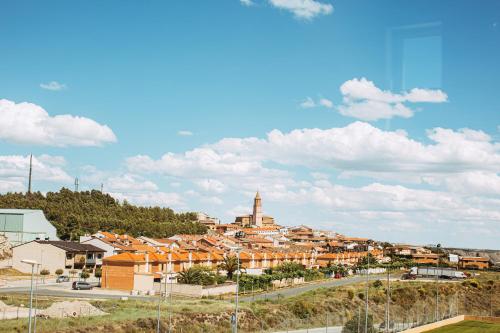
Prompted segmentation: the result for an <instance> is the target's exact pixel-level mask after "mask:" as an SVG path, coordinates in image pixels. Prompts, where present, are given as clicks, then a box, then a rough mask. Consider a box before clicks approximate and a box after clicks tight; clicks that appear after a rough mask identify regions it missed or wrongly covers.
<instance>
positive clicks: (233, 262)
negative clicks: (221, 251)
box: [219, 256, 238, 280]
mask: <svg viewBox="0 0 500 333" xmlns="http://www.w3.org/2000/svg"><path fill="white" fill-rule="evenodd" d="M219 269H221V270H224V271H226V273H227V278H228V279H229V280H231V279H232V278H233V274H234V272H236V270H238V258H237V257H236V256H226V257H225V258H224V261H223V262H221V263H220V264H219Z"/></svg>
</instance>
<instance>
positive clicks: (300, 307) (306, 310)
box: [291, 300, 314, 319]
mask: <svg viewBox="0 0 500 333" xmlns="http://www.w3.org/2000/svg"><path fill="white" fill-rule="evenodd" d="M291 310H292V312H293V314H294V315H295V316H297V317H299V318H301V319H305V318H309V317H310V316H311V315H312V314H313V313H314V305H313V304H311V303H309V302H307V301H305V300H298V301H295V302H294V303H293V304H292V306H291Z"/></svg>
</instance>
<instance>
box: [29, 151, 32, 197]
mask: <svg viewBox="0 0 500 333" xmlns="http://www.w3.org/2000/svg"><path fill="white" fill-rule="evenodd" d="M32 168H33V154H30V173H29V176H28V193H31V171H32Z"/></svg>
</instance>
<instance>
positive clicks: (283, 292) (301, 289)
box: [240, 275, 392, 302]
mask: <svg viewBox="0 0 500 333" xmlns="http://www.w3.org/2000/svg"><path fill="white" fill-rule="evenodd" d="M383 278H384V277H383V276H380V275H372V276H370V278H369V279H370V280H371V281H373V280H379V279H383ZM391 280H392V279H391ZM363 281H366V277H365V276H354V277H349V278H343V279H332V280H328V281H325V282H319V283H311V284H306V285H300V286H297V287H292V288H285V289H279V290H275V291H271V292H268V293H265V294H256V295H253V296H240V301H243V302H249V301H254V300H262V299H272V298H281V297H290V296H295V295H298V294H302V293H305V292H307V291H310V290H314V289H318V288H331V287H340V286H346V285H349V284H355V283H360V282H363Z"/></svg>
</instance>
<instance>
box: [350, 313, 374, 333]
mask: <svg viewBox="0 0 500 333" xmlns="http://www.w3.org/2000/svg"><path fill="white" fill-rule="evenodd" d="M358 327H359V330H358ZM358 332H363V333H365V315H364V313H363V312H361V316H359V317H358V316H354V317H352V318H351V319H350V320H349V321H348V322H347V323H345V325H344V327H343V328H342V333H358ZM376 332H377V330H376V329H375V327H374V326H373V317H372V315H370V314H369V315H368V330H367V331H366V333H376Z"/></svg>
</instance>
